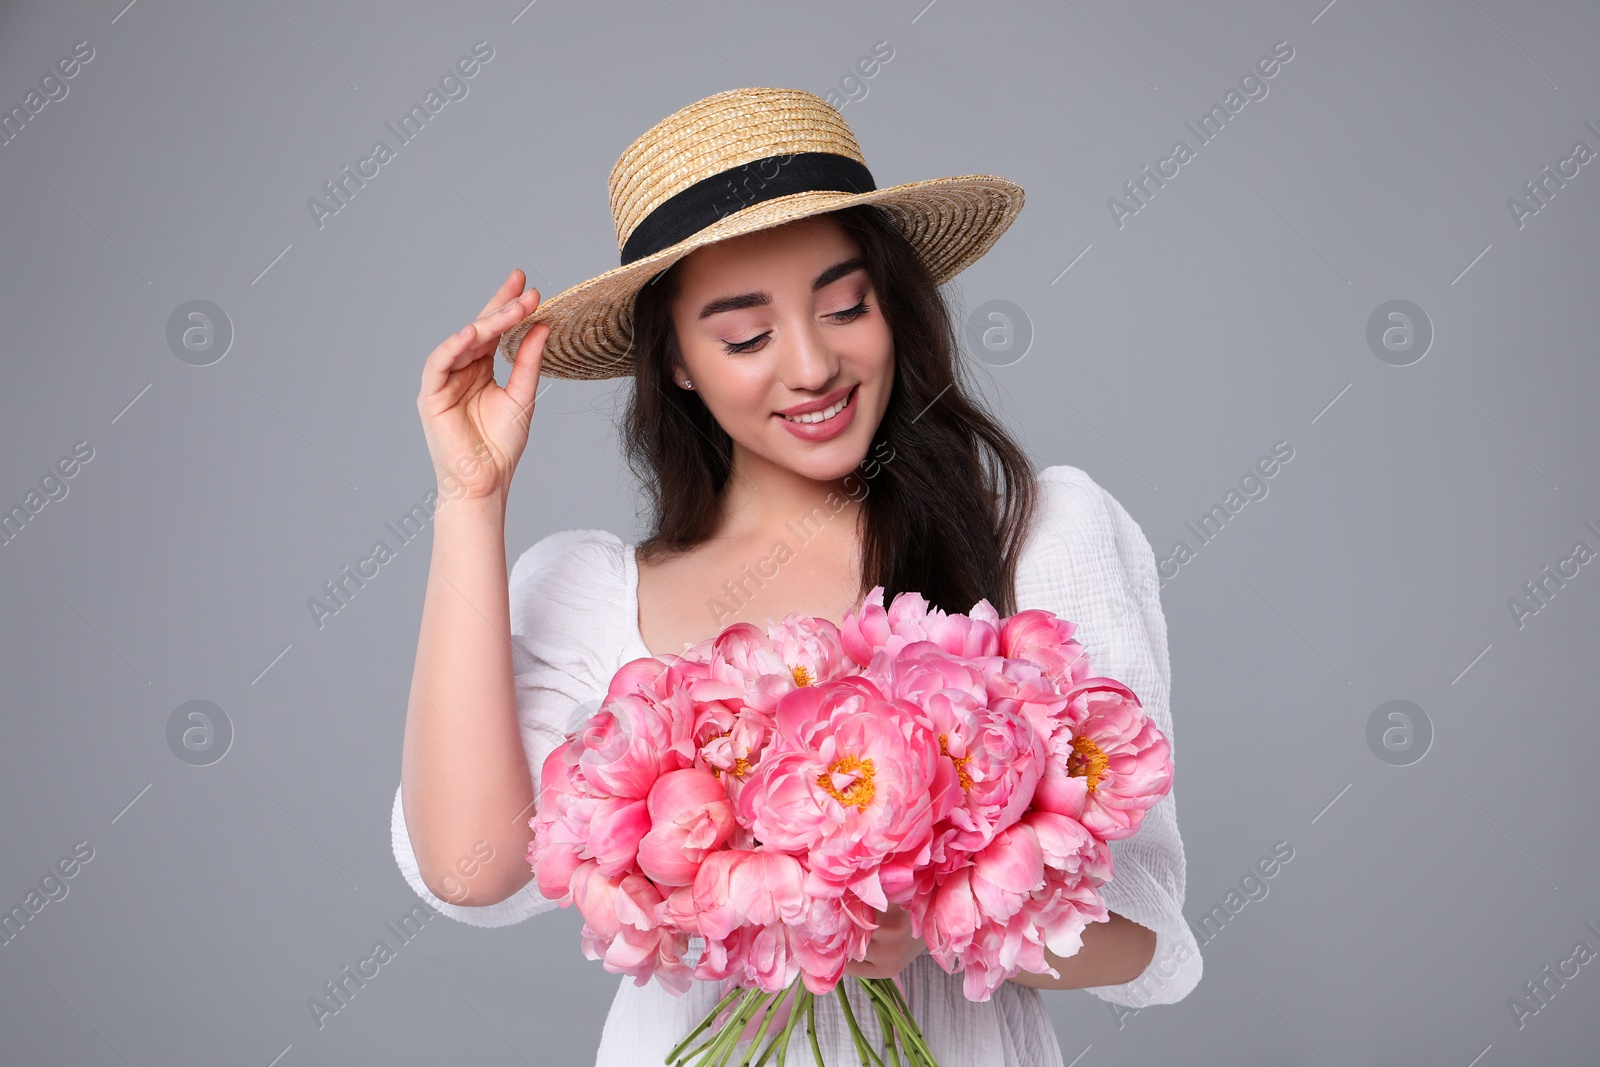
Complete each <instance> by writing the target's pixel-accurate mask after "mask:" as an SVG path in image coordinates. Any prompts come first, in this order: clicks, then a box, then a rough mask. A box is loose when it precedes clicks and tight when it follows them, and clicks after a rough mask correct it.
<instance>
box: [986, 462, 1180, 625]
mask: <svg viewBox="0 0 1600 1067" xmlns="http://www.w3.org/2000/svg"><path fill="white" fill-rule="evenodd" d="M1036 483H1037V486H1038V496H1037V501H1036V504H1035V510H1034V517H1033V523H1032V526H1031V527H1030V529H1029V533H1028V537H1027V539H1026V540H1025V541H1024V543H1023V549H1022V554H1021V556H1020V557H1019V559H1018V563H1017V603H1018V605H1019V606H1021V607H1044V608H1048V609H1050V610H1053V611H1055V612H1056V613H1057V614H1066V615H1067V617H1069V618H1073V617H1074V616H1073V615H1070V614H1067V612H1068V611H1073V612H1077V613H1078V614H1079V615H1080V616H1087V615H1096V614H1109V615H1112V616H1117V617H1123V618H1125V617H1126V615H1127V614H1128V612H1129V610H1130V609H1132V611H1133V614H1134V615H1137V614H1138V610H1137V609H1138V607H1139V606H1142V605H1150V606H1155V604H1154V603H1152V602H1155V601H1156V600H1157V595H1156V594H1157V590H1158V588H1159V583H1158V582H1157V580H1156V572H1155V556H1154V553H1153V552H1152V551H1151V548H1150V542H1149V541H1148V540H1147V539H1146V538H1145V535H1144V531H1143V530H1141V529H1140V527H1139V524H1138V523H1137V522H1135V521H1134V519H1133V516H1131V515H1130V514H1129V513H1128V511H1127V509H1126V508H1124V507H1123V506H1122V504H1121V503H1120V502H1119V501H1118V500H1117V498H1116V497H1114V496H1113V495H1112V494H1111V493H1110V492H1108V491H1107V490H1106V489H1105V488H1104V487H1102V486H1101V485H1100V484H1099V483H1098V482H1096V481H1095V480H1094V479H1093V478H1091V477H1090V476H1089V474H1088V473H1087V472H1085V471H1083V470H1081V469H1079V468H1077V467H1072V466H1067V465H1060V466H1053V467H1046V468H1044V469H1043V470H1041V471H1040V472H1039V473H1038V475H1037V479H1036ZM1117 609H1120V610H1117ZM1156 610H1157V611H1159V607H1156Z"/></svg>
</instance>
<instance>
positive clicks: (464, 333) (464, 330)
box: [456, 322, 473, 337]
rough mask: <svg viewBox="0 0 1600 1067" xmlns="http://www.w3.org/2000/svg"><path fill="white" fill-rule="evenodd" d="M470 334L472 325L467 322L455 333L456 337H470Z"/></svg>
mask: <svg viewBox="0 0 1600 1067" xmlns="http://www.w3.org/2000/svg"><path fill="white" fill-rule="evenodd" d="M472 333H473V324H472V323H470V322H469V323H467V324H466V325H465V326H463V327H461V329H460V330H458V331H456V336H457V337H471V336H472Z"/></svg>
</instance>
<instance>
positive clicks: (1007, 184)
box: [498, 174, 1025, 380]
mask: <svg viewBox="0 0 1600 1067" xmlns="http://www.w3.org/2000/svg"><path fill="white" fill-rule="evenodd" d="M1024 196H1025V194H1024V193H1023V189H1022V186H1020V185H1018V184H1017V183H1015V182H1013V181H1009V180H1007V179H1005V178H1001V177H997V176H995V175H993V174H966V175H961V176H958V177H951V178H929V179H926V180H924V181H916V182H906V183H904V184H902V185H891V186H889V187H887V188H884V189H874V190H872V191H871V192H866V193H843V192H834V191H810V192H802V193H791V194H789V195H787V196H779V197H774V198H773V199H771V200H765V201H762V202H761V203H758V204H752V205H751V206H749V207H747V208H743V209H741V210H740V211H737V212H734V213H732V214H730V215H726V216H724V217H723V218H721V219H718V220H717V221H716V222H714V223H712V224H711V225H709V226H707V227H705V228H704V229H702V230H699V231H698V232H696V233H695V234H694V236H692V237H689V238H686V239H684V240H682V241H680V242H678V243H677V244H674V245H669V246H668V247H666V248H663V249H662V250H661V251H659V252H655V253H653V254H651V255H648V256H645V257H643V258H642V259H638V260H635V261H634V262H632V263H629V264H627V265H625V266H620V267H613V268H612V269H611V270H608V271H606V272H605V273H604V274H598V275H596V276H595V277H593V278H590V279H589V280H588V281H584V282H579V283H578V284H577V285H574V286H572V287H570V288H568V289H564V290H562V291H561V292H559V293H557V294H556V295H555V296H553V297H550V298H548V299H544V300H540V302H539V306H538V307H537V308H535V309H534V311H533V313H532V314H530V315H529V316H528V317H527V318H525V319H523V320H522V321H520V322H518V323H517V324H516V325H515V326H513V327H511V328H510V329H509V330H507V331H506V332H505V334H504V335H502V336H501V338H500V344H499V346H498V351H499V353H500V355H501V357H502V358H504V359H505V360H506V361H507V362H508V363H509V362H514V361H515V359H516V351H517V347H518V345H520V344H521V343H522V339H523V337H524V336H525V335H526V334H527V332H528V331H529V330H530V329H532V328H533V327H534V326H535V325H536V324H538V323H541V322H544V323H548V324H549V326H550V335H549V337H547V338H546V339H545V343H544V354H543V359H542V361H541V363H540V368H539V370H540V374H541V376H544V375H548V376H549V377H551V378H566V379H574V380H597V379H604V378H621V377H630V376H632V374H633V373H634V364H633V298H634V296H635V295H636V294H637V293H638V292H639V290H640V289H642V288H644V287H645V286H646V285H648V284H649V283H650V280H651V279H652V278H654V277H655V276H656V275H657V274H659V273H661V272H662V271H664V270H666V269H667V268H668V267H670V266H672V264H674V263H676V262H677V261H678V260H680V259H682V258H683V257H684V256H687V255H688V254H689V253H690V252H693V251H694V250H695V249H697V248H702V247H704V246H705V245H709V244H715V243H716V242H718V241H725V240H727V239H728V238H730V237H737V236H739V235H740V234H746V233H752V232H754V231H756V230H763V229H767V228H769V227H772V226H777V225H780V224H782V223H785V222H792V221H794V220H795V219H803V218H806V217H808V216H811V215H820V214H823V213H825V212H829V211H837V210H838V209H840V208H845V207H850V206H851V205H854V204H877V205H878V206H879V207H881V208H883V209H884V210H886V211H887V212H888V213H889V215H890V217H891V218H892V219H893V220H894V222H895V224H896V226H897V227H898V228H899V229H900V231H901V232H902V233H904V234H905V235H906V238H907V239H908V240H909V241H910V242H911V245H912V247H913V248H915V249H916V251H917V255H918V257H919V258H920V259H921V260H922V262H923V263H924V264H925V265H926V266H927V268H928V271H929V273H930V274H931V275H932V276H933V278H934V282H935V284H938V285H942V284H944V283H945V282H947V281H949V280H950V279H951V278H953V277H955V276H956V275H957V274H959V273H960V272H961V271H962V270H964V269H966V268H967V267H968V266H970V265H971V264H972V263H974V262H976V261H977V260H978V259H979V258H980V257H982V256H983V254H984V253H986V252H988V251H989V249H990V248H991V247H993V245H994V243H995V241H997V240H999V238H1000V235H1001V234H1003V233H1005V232H1006V230H1007V229H1008V228H1009V227H1010V225H1011V223H1012V222H1013V221H1014V220H1015V219H1016V217H1017V215H1018V214H1019V213H1020V212H1021V211H1022V205H1023V200H1024Z"/></svg>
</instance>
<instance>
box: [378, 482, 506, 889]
mask: <svg viewBox="0 0 1600 1067" xmlns="http://www.w3.org/2000/svg"><path fill="white" fill-rule="evenodd" d="M510 621H511V620H510V609H509V605H508V593H507V588H506V550H505V504H504V500H503V499H502V498H500V497H498V496H497V497H495V498H494V499H493V500H490V501H482V500H469V499H458V500H446V499H441V501H440V505H439V508H438V510H437V512H436V513H435V515H434V521H433V558H432V561H431V563H430V564H429V567H428V586H427V593H426V595H425V600H424V602H423V608H422V625H421V633H420V635H419V637H418V640H417V657H416V663H415V666H414V667H413V670H412V675H411V695H410V700H409V702H408V704H407V707H406V727H405V744H404V753H403V756H402V763H401V804H402V806H403V808H404V811H405V819H406V828H407V829H408V831H409V832H410V836H411V846H412V850H413V851H414V852H415V853H416V856H417V862H418V866H419V867H420V869H421V872H422V880H423V882H424V884H426V885H427V887H428V888H429V890H431V891H432V892H433V893H434V894H435V895H436V896H439V897H441V898H443V899H445V900H447V901H449V902H450V903H453V904H461V905H469V906H478V905H483V904H492V903H496V902H498V901H501V900H504V899H505V898H506V897H508V896H510V895H511V894H512V893H514V892H516V891H517V890H518V889H520V888H521V887H522V886H524V885H526V884H527V882H528V880H529V878H530V877H531V874H530V872H529V870H528V865H527V862H526V860H525V858H524V857H525V855H526V852H527V846H528V840H529V838H530V837H531V835H532V831H531V830H530V829H529V828H528V819H529V818H531V817H532V815H533V800H534V798H533V783H532V781H531V780H530V777H529V774H528V763H527V756H526V755H525V753H524V751H523V747H522V736H521V732H520V730H519V727H518V723H517V706H516V693H515V689H514V686H513V682H512V673H513V671H512V658H511V646H510Z"/></svg>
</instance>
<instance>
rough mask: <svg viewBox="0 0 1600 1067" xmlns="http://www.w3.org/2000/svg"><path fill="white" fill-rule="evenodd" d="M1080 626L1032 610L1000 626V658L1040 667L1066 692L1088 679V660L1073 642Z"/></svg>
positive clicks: (1082, 650) (1043, 612) (1011, 618)
mask: <svg viewBox="0 0 1600 1067" xmlns="http://www.w3.org/2000/svg"><path fill="white" fill-rule="evenodd" d="M1077 629H1078V627H1077V624H1076V623H1072V622H1068V621H1067V620H1066V619H1063V618H1060V617H1058V616H1056V615H1054V614H1053V613H1051V612H1048V611H1043V610H1041V609H1038V608H1029V609H1027V610H1026V611H1019V612H1017V613H1016V614H1015V615H1012V616H1010V617H1009V618H1007V619H1006V620H1005V622H1003V623H1002V624H1001V625H1000V655H1002V656H1004V657H1006V658H1007V659H1025V660H1028V661H1029V662H1030V663H1034V664H1036V665H1037V666H1039V667H1040V668H1041V669H1042V670H1044V672H1045V673H1046V674H1048V675H1049V676H1050V677H1051V679H1053V680H1054V681H1055V683H1056V685H1057V686H1058V687H1059V688H1060V689H1061V690H1063V691H1065V690H1066V689H1068V688H1069V687H1071V686H1073V685H1076V684H1077V683H1078V682H1080V681H1082V680H1083V679H1084V678H1087V677H1088V676H1089V656H1088V653H1087V652H1086V651H1085V650H1084V647H1083V645H1081V644H1079V643H1078V642H1077V641H1076V640H1074V639H1073V637H1072V635H1073V634H1074V633H1076V632H1077Z"/></svg>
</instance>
